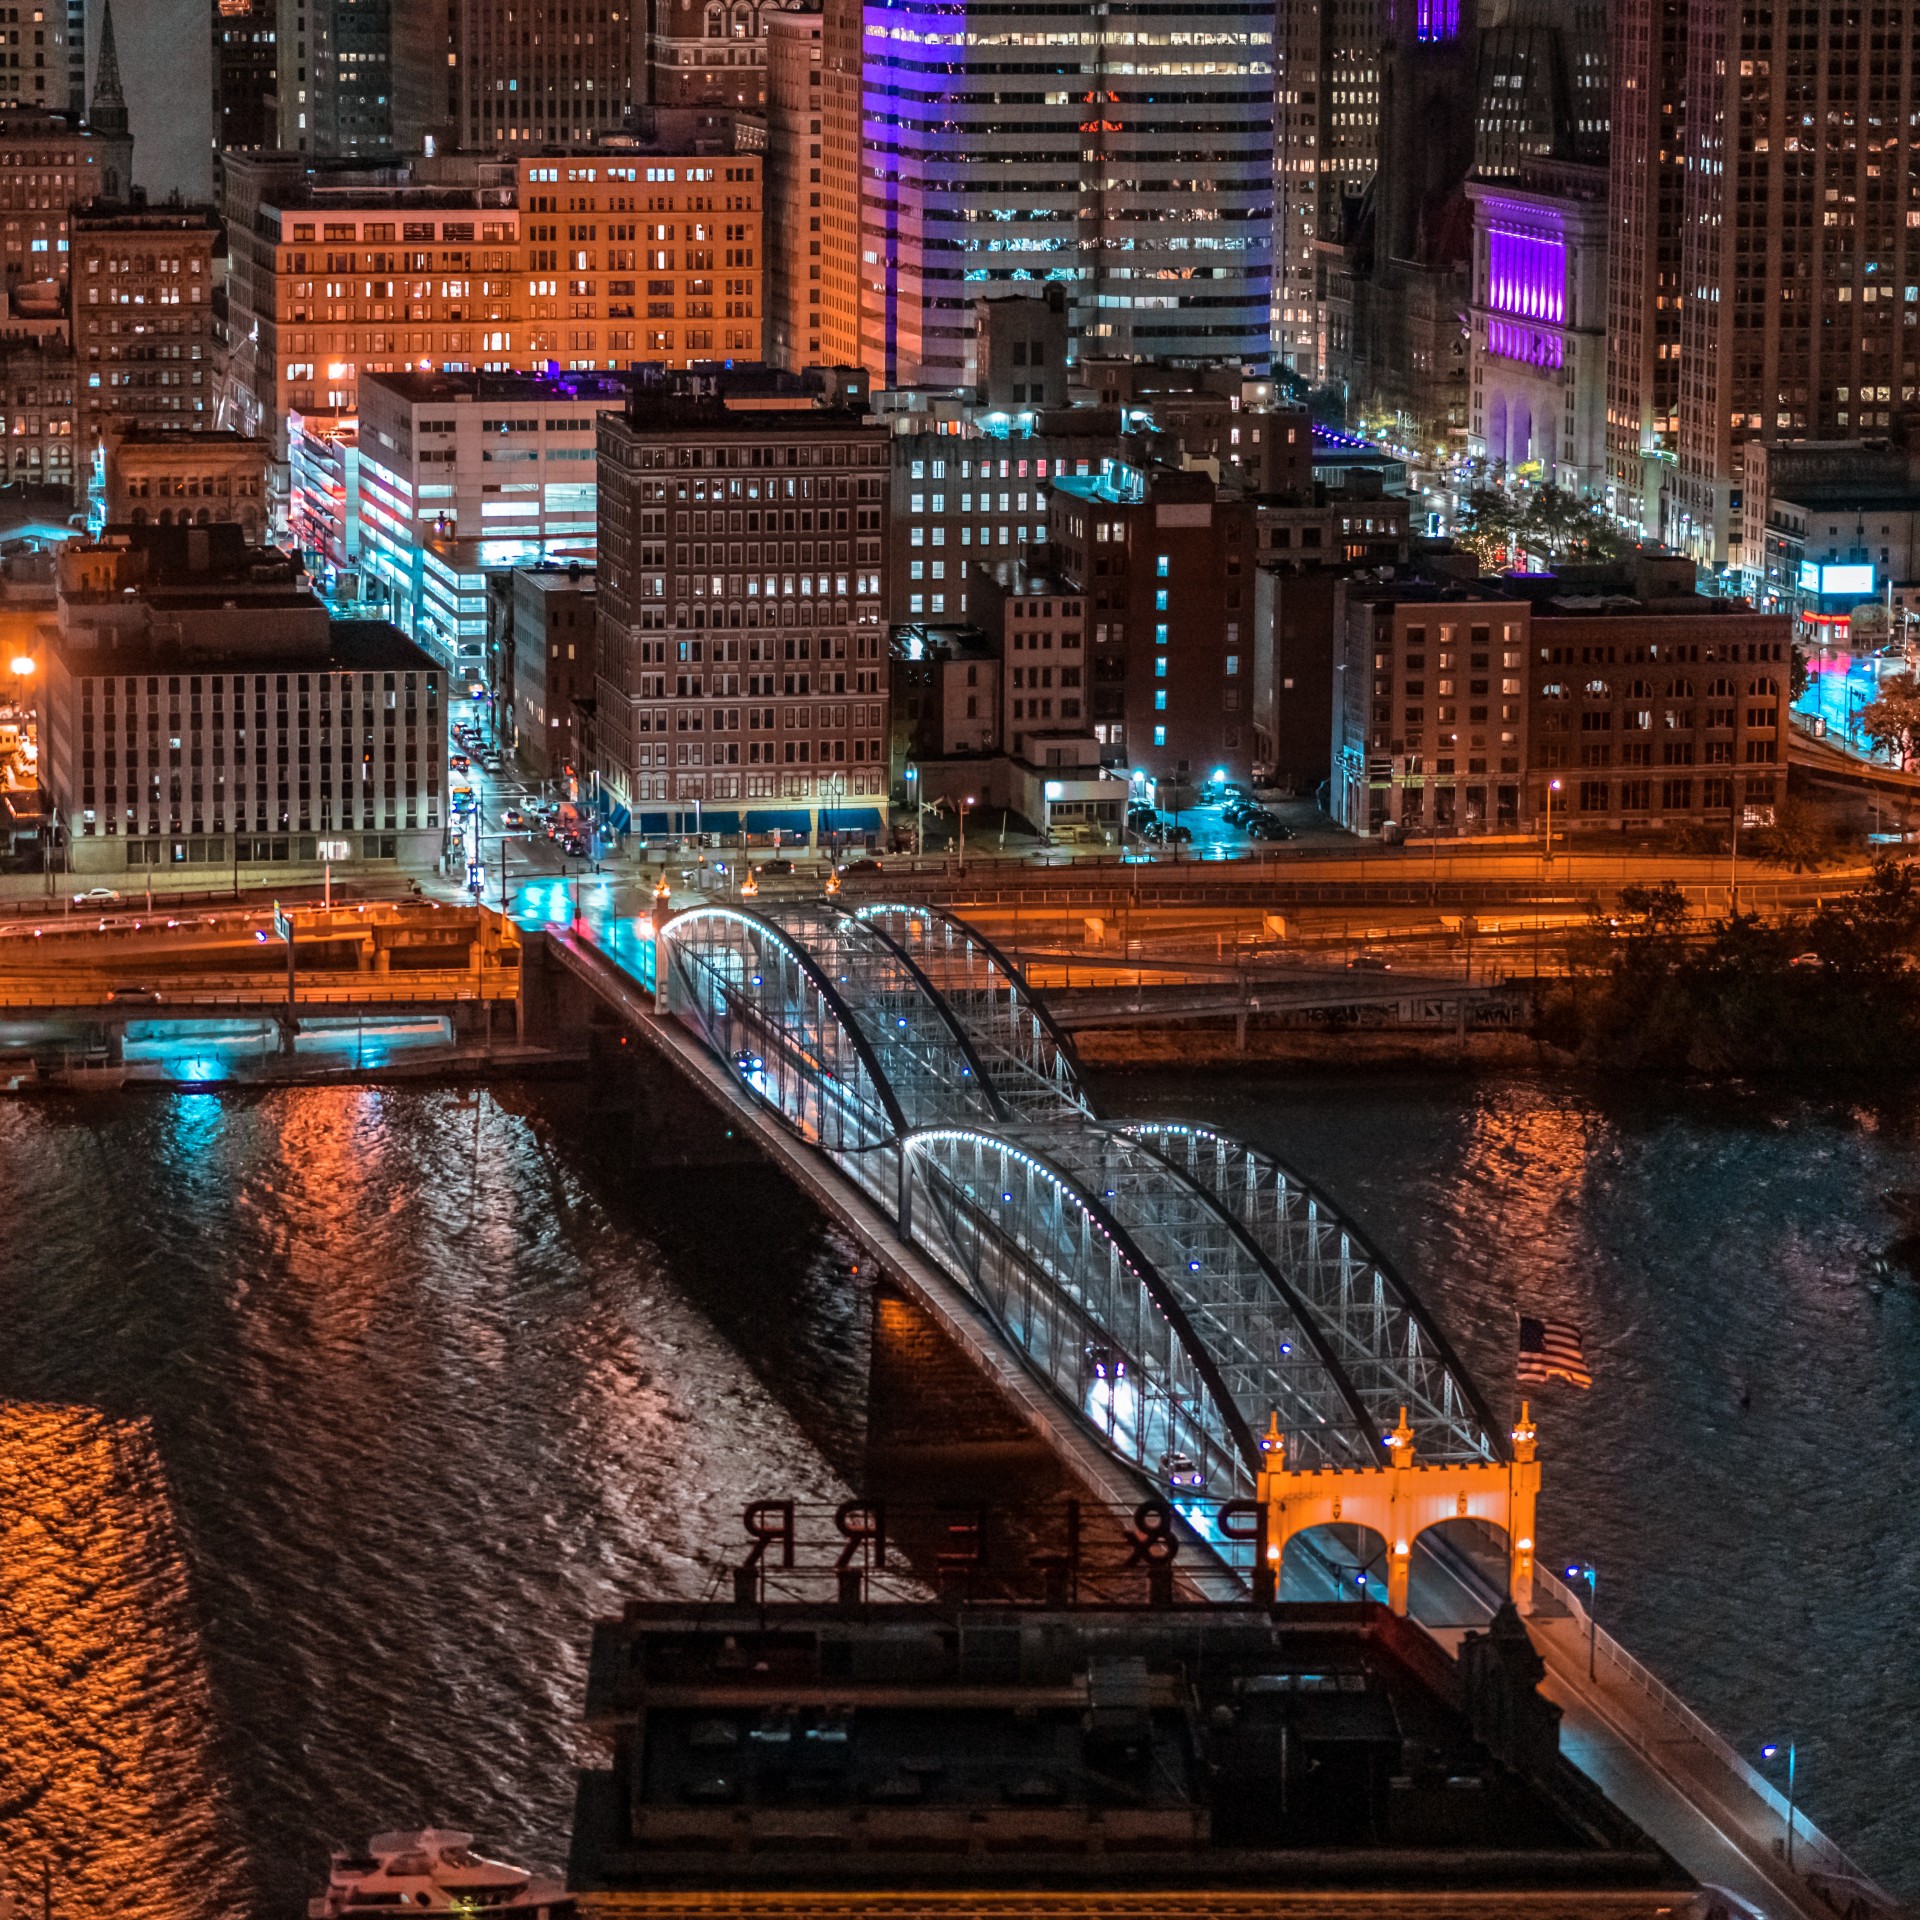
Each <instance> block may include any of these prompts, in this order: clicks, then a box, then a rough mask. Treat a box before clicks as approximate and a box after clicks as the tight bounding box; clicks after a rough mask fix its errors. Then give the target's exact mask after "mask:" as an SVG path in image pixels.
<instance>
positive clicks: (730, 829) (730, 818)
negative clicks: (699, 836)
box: [700, 807, 740, 833]
mask: <svg viewBox="0 0 1920 1920" xmlns="http://www.w3.org/2000/svg"><path fill="white" fill-rule="evenodd" d="M700 831H701V832H702V833H738V832H739V831H740V814H739V810H738V809H737V808H735V807H705V808H703V809H702V810H701V813H700Z"/></svg>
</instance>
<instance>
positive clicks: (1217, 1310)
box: [665, 901, 1504, 1496]
mask: <svg viewBox="0 0 1920 1920" xmlns="http://www.w3.org/2000/svg"><path fill="white" fill-rule="evenodd" d="M665 940H666V946H667V952H668V955H669V964H668V966H667V970H666V979H667V988H668V1003H669V1006H670V1007H671V1009H672V1011H673V1012H674V1013H675V1014H676V1015H677V1016H678V1017H680V1018H681V1019H683V1020H685V1021H686V1022H688V1024H689V1025H691V1026H692V1027H694V1028H695V1030H696V1031H698V1032H699V1033H700V1034H701V1036H702V1037H703V1039H704V1040H705V1042H706V1044H707V1045H708V1046H709V1047H710V1048H712V1049H713V1051H714V1052H715V1053H717V1054H719V1055H720V1056H721V1058H723V1059H725V1060H727V1061H728V1062H729V1063H730V1064H731V1065H732V1066H733V1067H734V1069H735V1071H736V1072H738V1073H739V1074H740V1075H741V1077H742V1080H743V1082H744V1084H745V1085H746V1086H747V1087H748V1088H750V1089H751V1091H752V1092H753V1093H755V1094H756V1095H757V1096H758V1097H759V1098H760V1099H761V1100H763V1101H765V1102H766V1103H767V1105H768V1106H769V1107H770V1108H772V1109H773V1110H774V1111H775V1112H777V1113H778V1114H779V1115H780V1117H781V1118H782V1119H783V1121H784V1122H785V1123H786V1124H787V1125H788V1126H790V1127H791V1128H793V1130H794V1131H795V1132H796V1133H798V1134H799V1135H800V1136H801V1137H802V1138H803V1139H806V1140H809V1141H811V1142H812V1143H814V1144H815V1145H816V1146H818V1147H820V1148H821V1149H822V1150H823V1151H824V1152H825V1153H827V1154H828V1155H829V1156H830V1157H831V1158H832V1159H833V1161H834V1162H835V1164H836V1165H837V1167H838V1168H839V1170H840V1172H841V1173H842V1174H843V1175H845V1176H846V1177H847V1178H848V1179H849V1180H851V1181H853V1182H854V1183H855V1184H856V1185H857V1186H859V1187H860V1188H861V1189H863V1190H864V1191H865V1192H866V1193H867V1194H868V1195H869V1196H871V1197H872V1198H873V1199H874V1200H875V1201H877V1202H878V1203H880V1204H881V1205H882V1206H883V1207H885V1208H886V1210H887V1211H888V1213H889V1214H890V1215H891V1216H892V1217H893V1218H894V1220H895V1221H896V1223H897V1225H898V1226H899V1228H900V1230H901V1232H902V1233H903V1234H904V1235H906V1236H907V1237H909V1238H911V1239H912V1240H913V1241H914V1242H916V1243H917V1244H918V1245H920V1246H921V1247H922V1248H924V1249H925V1250H926V1251H927V1252H929V1253H930V1254H932V1255H933V1257H934V1258H935V1259H937V1260H938V1261H940V1262H941V1264H942V1265H944V1266H945V1267H946V1268H947V1270H948V1271H949V1272H951V1273H952V1274H953V1275H954V1276H955V1277H956V1278H957V1279H958V1280H959V1281H960V1282H961V1283H962V1284H963V1285H964V1286H966V1287H967V1288H968V1289H969V1290H970V1291H971V1292H972V1293H973V1295H974V1297H975V1298H976V1299H977V1300H978V1301H979V1302H980V1304H981V1305H982V1306H983V1307H985V1308H986V1309H987V1311H988V1312H990V1313H991V1314H992V1315H993V1317H994V1318H995V1319H996V1320H997V1321H998V1323H999V1324H1000V1326H1001V1328H1002V1329H1003V1330H1004V1331H1005V1333H1006V1335H1007V1337H1008V1338H1009V1339H1010V1340H1011V1341H1012V1343H1013V1344H1014V1345H1015V1347H1016V1348H1017V1349H1018V1350H1019V1351H1020V1352H1021V1353H1022V1354H1023V1355H1024V1356H1025V1358H1026V1359H1027V1361H1028V1363H1029V1364H1030V1365H1032V1366H1033V1368H1034V1369H1035V1371H1036V1372H1037V1373H1039V1374H1040V1376H1041V1377H1042V1378H1043V1379H1045V1380H1046V1381H1047V1382H1048V1384H1049V1385H1050V1386H1051V1387H1052V1389H1053V1390H1054V1391H1055V1392H1056V1393H1057V1394H1058V1395H1059V1396H1060V1397H1061V1398H1062V1399H1063V1400H1064V1401H1065V1402H1066V1403H1067V1404H1068V1405H1070V1406H1071V1407H1072V1408H1073V1409H1074V1410H1075V1412H1076V1413H1077V1415H1078V1416H1079V1418H1080V1419H1081V1420H1082V1421H1083V1422H1084V1423H1085V1424H1086V1426H1087V1427H1088V1428H1089V1429H1090V1430H1091V1431H1092V1432H1093V1433H1094V1434H1095V1435H1096V1436H1097V1437H1098V1438H1099V1439H1100V1441H1101V1442H1102V1443H1103V1444H1104V1445H1105V1446H1106V1447H1108V1448H1109V1449H1110V1450H1111V1451H1112V1452H1113V1453H1114V1454H1115V1455H1116V1456H1117V1457H1118V1458H1120V1459H1122V1460H1124V1461H1126V1462H1127V1463H1128V1464H1129V1465H1131V1466H1133V1467H1135V1468H1137V1469H1139V1470H1140V1471H1142V1472H1143V1473H1146V1474H1148V1475H1150V1476H1152V1477H1154V1478H1157V1479H1163V1478H1164V1477H1165V1476H1166V1474H1167V1471H1168V1466H1169V1456H1171V1455H1185V1456H1187V1457H1188V1459H1189V1460H1190V1461H1191V1462H1192V1463H1194V1464H1195V1465H1197V1466H1198V1467H1199V1468H1200V1469H1201V1470H1202V1471H1203V1472H1204V1474H1205V1476H1206V1483H1207V1485H1208V1487H1209V1489H1210V1490H1211V1491H1212V1492H1214V1493H1215V1494H1217V1495H1222V1496H1230V1495H1233V1494H1249V1493H1251V1492H1252V1491H1253V1488H1254V1482H1255V1479H1256V1476H1257V1474H1258V1472H1259V1469H1260V1465H1261V1454H1260V1447H1259V1439H1258V1436H1259V1435H1260V1434H1262V1433H1263V1432H1264V1431H1265V1430H1266V1427H1267V1422H1268V1419H1269V1417H1270V1416H1271V1417H1277V1419H1278V1422H1279V1426H1280V1430H1281V1432H1282V1434H1283V1435H1284V1436H1285V1439H1286V1442H1287V1454H1288V1459H1289V1462H1290V1464H1293V1465H1295V1466H1302V1467H1314V1466H1323V1467H1350V1466H1370V1465H1373V1464H1376V1463H1377V1462H1378V1460H1379V1457H1380V1455H1379V1447H1380V1443H1381V1440H1382V1438H1383V1437H1384V1435H1385V1434H1386V1433H1387V1431H1388V1430H1389V1429H1390V1428H1391V1427H1392V1426H1393V1425H1394V1423H1395V1421H1396V1418H1397V1416H1398V1411H1399V1409H1400V1408H1401V1407H1402V1406H1404V1407H1406V1408H1407V1409H1408V1412H1409V1414H1410V1416H1411V1417H1412V1419H1413V1421H1414V1422H1415V1425H1416V1429H1417V1430H1418V1431H1419V1434H1420V1446H1421V1452H1422V1454H1423V1455H1424V1456H1426V1457H1428V1458H1430V1459H1434V1460H1436V1461H1455V1460H1483V1461H1488V1460H1497V1459H1500V1458H1502V1457H1503V1456H1504V1450H1503V1448H1502V1447H1501V1445H1500V1440H1499V1437H1498V1436H1499V1430H1498V1428H1497V1427H1496V1426H1495V1424H1494V1422H1493V1420H1492V1418H1491V1417H1490V1415H1489V1414H1488V1412H1487V1409H1486V1406H1485V1404H1484V1402H1482V1400H1481V1399H1480V1397H1479V1395H1478V1393H1477V1392H1476V1391H1475V1389H1474V1387H1473V1385H1472V1383H1471V1381H1470V1380H1469V1379H1468V1378H1467V1376H1466V1373H1465V1371H1464V1370H1463V1369H1462V1368H1461V1367H1460V1365H1459V1363H1458V1362H1457V1361H1456V1360H1455V1358H1454V1356H1453V1354H1452V1353H1451V1351H1450V1350H1449V1349H1448V1347H1447V1344H1446V1342H1445V1340H1444V1339H1443V1338H1442V1336H1441V1334H1440V1332H1439V1330H1438V1328H1437V1327H1435V1325H1434V1324H1433V1322H1432V1321H1431V1320H1430V1319H1429V1317H1428V1316H1427V1314H1426V1313H1425V1311H1424V1309H1423V1308H1422V1307H1421V1306H1420V1303H1419V1302H1418V1301H1417V1300H1416V1299H1415V1298H1414V1297H1413V1295H1412V1294H1411V1293H1410V1292H1409V1291H1408V1289H1407V1288H1406V1287H1405V1285H1404V1284H1403V1283H1402V1282H1401V1281H1400V1280H1399V1278H1398V1277H1397V1276H1396V1275H1395V1274H1394V1273H1393V1272H1392V1271H1391V1269H1390V1268H1388V1267H1387V1265H1386V1264H1385V1263H1384V1262H1383V1261H1382V1260H1380V1258H1379V1257H1378V1256H1377V1255H1376V1254H1375V1253H1374V1252H1373V1251H1372V1250H1371V1249H1370V1248H1369V1247H1368V1246H1367V1245H1366V1243H1365V1242H1364V1241H1363V1240H1362V1239H1361V1238H1360V1236H1359V1235H1358V1234H1357V1233H1356V1232H1355V1231H1354V1230H1353V1228H1352V1227H1351V1226H1349V1225H1348V1224H1347V1222H1346V1221H1344V1220H1343V1219H1342V1218H1341V1217H1340V1216H1339V1214H1338V1213H1337V1212H1336V1211H1335V1210H1334V1209H1333V1208H1332V1207H1331V1206H1329V1205H1328V1204H1327V1202H1326V1201H1325V1200H1324V1199H1323V1198H1322V1197H1321V1196H1320V1195H1318V1194H1317V1193H1315V1192H1314V1191H1313V1190H1312V1189H1311V1188H1309V1187H1308V1186H1306V1185H1305V1183H1304V1182H1302V1181H1301V1180H1300V1179H1299V1178H1298V1177H1297V1176H1296V1175H1294V1174H1292V1173H1291V1172H1289V1171H1288V1170H1287V1169H1286V1168H1284V1167H1282V1166H1280V1165H1279V1164H1278V1163H1277V1162H1276V1161H1274V1160H1272V1159H1271V1158H1269V1157H1268V1156H1266V1155H1264V1154H1261V1153H1258V1152H1256V1151H1255V1150H1254V1149H1252V1148H1249V1147H1245V1146H1242V1145H1240V1144H1239V1143H1237V1142H1235V1141H1232V1140H1229V1139H1227V1138H1226V1137H1224V1136H1223V1135H1220V1134H1216V1133H1213V1132H1211V1131H1209V1130H1208V1129H1205V1128H1196V1127H1186V1126H1179V1125H1175V1124H1172V1123H1151V1124H1141V1125H1138V1126H1130V1127H1109V1126H1106V1125H1103V1124H1102V1123H1101V1122H1099V1121H1098V1120H1096V1119H1095V1118H1094V1117H1093V1113H1092V1109H1091V1104H1090V1102H1089V1101H1088V1098H1087V1096H1086V1093H1085V1091H1084V1090H1083V1088H1082V1086H1081V1082H1080V1076H1079V1072H1078V1067H1077V1063H1076V1061H1075V1059H1074V1056H1073V1050H1072V1048H1071V1046H1070V1045H1069V1043H1068V1042H1067V1040H1066V1037H1065V1036H1064V1035H1063V1034H1062V1033H1061V1032H1060V1031H1059V1030H1058V1028H1057V1027H1056V1026H1055V1025H1054V1023H1053V1021H1052V1020H1051V1018H1050V1017H1049V1016H1048V1014H1047V1012H1046V1009H1045V1007H1044V1006H1043V1004H1042V1003H1041V1002H1040V1001H1039V999H1038V998H1037V997H1036V996H1035V995H1034V994H1033V993H1032V992H1031V991H1030V990H1029V989H1028V987H1027V985H1026V982H1025V981H1024V980H1023V979H1022V978H1021V977H1020V975H1019V973H1018V971H1017V969H1015V968H1014V967H1013V965H1012V964H1011V962H1009V961H1008V960H1007V959H1006V958H1005V956H1004V955H1002V954H1000V953H999V952H998V950H997V949H995V948H994V947H993V946H992V945H991V943H990V942H988V941H986V940H984V939H983V938H982V937H981V936H980V935H978V934H977V933H975V932H974V931H973V930H972V929H971V928H968V927H966V926H964V925H963V924H961V923H960V922H958V921H956V920H954V919H952V918H951V917H950V916H948V915H946V914H943V913H941V912H939V911H937V910H935V909H932V908H925V907H913V906H899V905H891V904H881V905H875V906H867V907H862V908H860V909H858V910H857V911H848V910H847V909H844V908H842V907H840V906H838V905H836V904H834V903H832V902H830V901H820V902H811V903H794V904H787V905H782V906H780V907H778V908H773V909H769V910H768V911H765V912H752V911H749V910H747V909H745V908H743V907H738V906H727V905H714V906H699V907H693V908H689V909H688V910H687V911H686V912H684V913H681V914H677V915H675V916H674V917H673V919H671V920H670V921H669V922H668V923H667V927H666V929H665Z"/></svg>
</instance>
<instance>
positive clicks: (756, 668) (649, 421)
mask: <svg viewBox="0 0 1920 1920" xmlns="http://www.w3.org/2000/svg"><path fill="white" fill-rule="evenodd" d="M643 372H644V370H643ZM887 442H888V434H887V429H886V425H885V423H884V422H883V421H881V420H879V419H877V418H876V417H874V416H872V415H870V414H868V413H867V411H866V407H865V395H864V391H863V390H862V389H861V387H860V386H859V384H858V383H857V382H853V383H849V384H841V383H838V382H832V383H824V384H823V383H821V382H820V381H818V380H817V379H813V380H806V381H802V380H800V379H797V378H795V377H794V376H793V375H790V374H778V375H774V376H771V377H769V376H766V375H765V374H764V373H762V374H748V373H725V374H719V375H714V374H711V373H703V374H700V375H697V376H695V375H688V374H676V375H667V376H665V377H664V378H662V379H659V380H644V381H643V383H642V384H641V385H639V386H637V387H636V388H635V391H634V397H633V403H632V406H631V408H630V409H629V411H628V412H627V414H626V415H625V416H624V417H622V416H618V415H605V416H603V417H602V419H601V422H600V467H599V474H600V479H599V486H600V592H599V606H598V613H599V647H600V655H599V677H598V693H597V699H596V714H595V728H596V735H597V754H598V763H597V764H598V772H599V775H600V779H601V781H602V783H603V784H604V785H605V787H606V788H607V790H608V791H609V792H610V794H611V795H612V796H613V798H614V799H615V800H616V801H617V802H618V803H619V804H620V805H621V806H623V807H626V808H629V809H630V810H631V812H632V814H633V815H634V817H635V824H636V825H638V826H639V827H640V829H641V830H642V831H643V832H660V831H664V830H666V829H667V828H668V827H669V825H672V826H674V827H676V828H677V827H680V826H681V825H682V824H683V822H684V825H685V826H686V827H693V826H694V825H695V824H696V823H702V824H704V825H705V826H707V827H709V828H717V829H718V830H720V831H721V832H727V833H731V832H736V831H739V830H740V829H741V828H743V827H744V829H745V830H746V831H747V832H749V833H764V832H768V831H770V830H772V829H775V828H778V829H780V830H781V831H784V832H789V833H795V834H798V835H801V836H804V837H811V836H812V835H814V834H816V833H818V832H819V831H820V830H821V829H822V828H823V827H825V828H828V829H838V830H841V831H848V830H851V831H862V830H864V831H874V832H877V831H878V830H880V829H881V828H882V827H883V826H884V824H885V816H886V808H887V747H886V743H887V739H888V734H889V727H888V719H887V692H888V687H887V672H886V632H887V630H886V627H885V625H884V622H883V611H882V610H883V609H884V607H885V605H886V588H885V578H884V569H885V557H886V550H887V540H886V516H887V460H888V445H887ZM796 568H797V569H798V571H797V572H796V571H795V569H796ZM742 569H744V571H743V570H742ZM743 698H744V700H745V702H746V704H744V705H743V704H741V703H742V700H743Z"/></svg>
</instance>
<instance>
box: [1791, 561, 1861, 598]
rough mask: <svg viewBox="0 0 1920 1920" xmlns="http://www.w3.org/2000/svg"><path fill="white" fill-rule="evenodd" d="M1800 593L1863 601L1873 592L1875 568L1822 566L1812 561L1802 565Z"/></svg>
mask: <svg viewBox="0 0 1920 1920" xmlns="http://www.w3.org/2000/svg"><path fill="white" fill-rule="evenodd" d="M1800 591H1801V592H1802V593H1817V594H1819V595H1821V597H1822V598H1826V597H1827V596H1829V595H1831V596H1835V597H1845V596H1849V595H1851V596H1852V597H1853V598H1854V599H1856V600H1858V599H1863V598H1865V597H1866V596H1867V595H1869V594H1871V593H1872V592H1873V568H1872V566H1871V565H1870V564H1867V563H1864V562H1863V563H1860V564H1853V563H1848V564H1846V565H1834V564H1831V563H1829V564H1828V565H1826V566H1821V565H1820V564H1818V563H1817V562H1815V561H1812V560H1803V561H1801V563H1800Z"/></svg>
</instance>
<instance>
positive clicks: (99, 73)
mask: <svg viewBox="0 0 1920 1920" xmlns="http://www.w3.org/2000/svg"><path fill="white" fill-rule="evenodd" d="M87 124H88V125H89V126H90V127H91V128H92V129H93V130H94V132H95V133H99V134H106V135H108V136H110V137H111V136H113V135H120V136H123V137H124V136H125V134H126V133H127V132H128V122H127V96H126V92H125V90H124V88H123V87H122V86H121V83H120V55H119V53H118V51H117V50H116V48H115V46H114V44H113V0H106V4H105V5H104V6H103V7H102V8H101V9H100V58H99V61H98V62H97V63H96V65H95V67H94V70H93V101H92V104H91V105H90V106H89V107H88V109H87Z"/></svg>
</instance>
